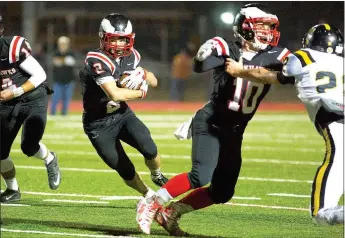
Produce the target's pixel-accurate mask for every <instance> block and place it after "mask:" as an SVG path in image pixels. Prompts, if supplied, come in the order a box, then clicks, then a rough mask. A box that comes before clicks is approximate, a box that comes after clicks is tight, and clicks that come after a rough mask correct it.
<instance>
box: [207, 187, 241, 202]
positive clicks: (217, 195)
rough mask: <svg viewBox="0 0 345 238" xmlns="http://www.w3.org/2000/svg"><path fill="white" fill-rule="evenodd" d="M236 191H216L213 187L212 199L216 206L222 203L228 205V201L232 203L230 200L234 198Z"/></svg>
mask: <svg viewBox="0 0 345 238" xmlns="http://www.w3.org/2000/svg"><path fill="white" fill-rule="evenodd" d="M234 193H235V190H231V191H229V190H226V188H224V190H221V191H219V190H215V189H212V187H211V188H210V195H211V198H212V201H213V202H214V203H216V204H220V203H227V202H228V201H230V199H231V198H232V196H234Z"/></svg>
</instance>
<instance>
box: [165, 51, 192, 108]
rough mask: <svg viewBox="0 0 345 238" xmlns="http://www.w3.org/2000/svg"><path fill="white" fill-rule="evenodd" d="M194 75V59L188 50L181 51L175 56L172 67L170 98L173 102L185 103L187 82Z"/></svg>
mask: <svg viewBox="0 0 345 238" xmlns="http://www.w3.org/2000/svg"><path fill="white" fill-rule="evenodd" d="M191 74H192V57H191V55H190V51H189V50H188V49H181V50H180V52H179V53H178V54H177V55H175V56H174V58H173V61H172V66H171V81H170V98H171V100H173V101H183V99H184V90H185V81H186V80H188V79H189V78H190V76H191Z"/></svg>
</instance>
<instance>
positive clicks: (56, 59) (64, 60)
mask: <svg viewBox="0 0 345 238" xmlns="http://www.w3.org/2000/svg"><path fill="white" fill-rule="evenodd" d="M70 43H71V40H70V38H69V37H66V36H61V37H59V39H58V41H57V46H58V50H57V51H56V52H55V54H54V55H53V89H54V94H53V96H52V103H51V109H50V110H51V114H52V115H55V114H56V107H57V105H58V103H59V102H60V101H62V112H61V114H62V115H67V111H68V106H69V103H70V101H71V99H72V96H73V92H74V86H75V82H74V80H75V75H74V66H75V64H76V60H75V54H74V52H72V51H71V50H70Z"/></svg>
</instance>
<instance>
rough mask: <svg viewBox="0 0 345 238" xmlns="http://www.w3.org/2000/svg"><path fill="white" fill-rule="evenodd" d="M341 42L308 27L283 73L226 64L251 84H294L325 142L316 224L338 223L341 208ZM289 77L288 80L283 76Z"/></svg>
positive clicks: (327, 28) (331, 31)
mask: <svg viewBox="0 0 345 238" xmlns="http://www.w3.org/2000/svg"><path fill="white" fill-rule="evenodd" d="M343 47H344V37H343V35H342V34H341V32H340V31H339V29H337V28H336V27H334V26H332V25H329V24H319V25H316V26H313V27H312V28H310V29H309V31H308V32H307V33H306V34H305V36H304V38H303V40H302V49H300V50H298V51H296V52H295V53H293V54H290V55H289V56H288V57H287V58H286V59H285V61H284V67H283V71H282V73H281V72H270V71H267V70H265V69H260V70H258V69H251V70H245V69H243V65H241V64H239V63H237V62H234V61H232V60H230V59H228V62H227V69H226V71H227V72H228V73H229V74H231V75H233V76H237V77H246V78H248V79H250V80H252V81H254V82H260V83H270V84H277V83H279V82H283V81H285V82H290V83H291V84H295V86H296V89H297V92H298V97H299V98H300V99H301V101H302V102H303V103H304V105H305V107H306V109H307V111H308V114H309V117H310V120H311V121H312V122H313V124H314V125H315V127H316V129H317V131H318V133H319V134H320V135H321V136H322V137H323V138H324V140H325V145H326V154H325V157H324V160H323V162H322V165H321V166H320V167H318V169H317V171H316V174H315V177H314V182H313V185H312V192H311V201H310V205H311V206H310V213H311V216H312V218H313V220H314V221H316V222H317V223H320V224H329V225H333V224H343V223H344V206H338V202H339V199H340V197H341V195H342V194H343V193H344V190H343V189H344V134H343V131H344V48H343ZM291 76H292V77H293V78H292V79H293V80H291V78H290V79H287V78H288V77H291Z"/></svg>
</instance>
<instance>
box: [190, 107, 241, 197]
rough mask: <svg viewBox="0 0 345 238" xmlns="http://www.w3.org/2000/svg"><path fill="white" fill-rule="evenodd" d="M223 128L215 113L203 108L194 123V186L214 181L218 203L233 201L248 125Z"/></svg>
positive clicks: (212, 189)
mask: <svg viewBox="0 0 345 238" xmlns="http://www.w3.org/2000/svg"><path fill="white" fill-rule="evenodd" d="M230 122H231V121H229V125H228V126H222V127H221V128H220V127H218V126H217V125H215V124H213V122H212V115H209V114H208V113H207V112H205V111H204V110H202V109H201V110H199V111H198V112H197V114H196V115H195V117H194V119H193V122H192V133H193V136H192V138H193V141H192V170H191V171H190V172H189V174H188V178H189V181H190V183H191V185H192V188H198V187H202V186H205V185H206V184H208V183H209V182H211V187H210V192H211V197H212V199H213V201H214V202H215V203H225V202H227V201H229V200H230V199H231V198H232V196H233V194H234V192H235V186H236V183H237V179H238V176H239V173H240V169H241V164H242V157H241V146H242V138H243V132H244V126H239V125H231V123H230Z"/></svg>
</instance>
